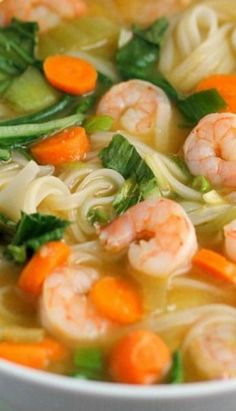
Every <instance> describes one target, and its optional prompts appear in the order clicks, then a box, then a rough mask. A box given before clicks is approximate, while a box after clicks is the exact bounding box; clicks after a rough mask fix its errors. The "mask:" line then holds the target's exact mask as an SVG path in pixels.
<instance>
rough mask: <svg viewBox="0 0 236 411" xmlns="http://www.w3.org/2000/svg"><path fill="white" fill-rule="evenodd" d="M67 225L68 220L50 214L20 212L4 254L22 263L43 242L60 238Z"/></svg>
mask: <svg viewBox="0 0 236 411" xmlns="http://www.w3.org/2000/svg"><path fill="white" fill-rule="evenodd" d="M68 225H69V222H68V221H66V220H61V219H59V218H57V217H54V216H51V215H44V214H39V213H35V214H25V213H22V216H21V219H20V221H19V223H18V224H17V226H16V230H15V233H14V236H13V238H12V240H11V243H10V244H9V245H8V246H7V247H6V251H5V255H6V256H7V257H8V258H9V259H11V260H13V261H14V262H16V263H19V264H23V263H24V262H25V261H26V259H27V257H29V256H30V255H32V253H34V252H35V251H37V250H38V249H39V248H40V247H41V246H42V245H43V244H45V243H47V242H49V241H55V240H61V238H62V237H63V235H64V232H65V229H66V228H67V227H68Z"/></svg>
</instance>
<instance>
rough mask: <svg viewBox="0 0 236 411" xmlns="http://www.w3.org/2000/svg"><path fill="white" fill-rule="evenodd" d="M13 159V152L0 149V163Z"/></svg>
mask: <svg viewBox="0 0 236 411" xmlns="http://www.w3.org/2000/svg"><path fill="white" fill-rule="evenodd" d="M10 159H11V151H10V150H7V149H4V148H2V149H1V148H0V161H9V160H10Z"/></svg>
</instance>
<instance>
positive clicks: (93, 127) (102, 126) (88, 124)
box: [83, 115, 113, 134]
mask: <svg viewBox="0 0 236 411" xmlns="http://www.w3.org/2000/svg"><path fill="white" fill-rule="evenodd" d="M112 126H113V118H112V117H110V116H105V115H104V116H94V117H90V118H88V119H87V120H85V122H84V123H83V127H84V128H85V130H86V132H87V133H88V134H92V133H97V132H99V131H110V130H111V128H112Z"/></svg>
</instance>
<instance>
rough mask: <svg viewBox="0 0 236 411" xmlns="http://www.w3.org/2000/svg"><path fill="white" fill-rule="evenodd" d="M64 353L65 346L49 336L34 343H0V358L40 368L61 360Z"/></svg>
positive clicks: (65, 351)
mask: <svg viewBox="0 0 236 411" xmlns="http://www.w3.org/2000/svg"><path fill="white" fill-rule="evenodd" d="M66 355H67V350H66V348H65V347H64V346H62V345H61V344H60V343H58V342H57V341H55V340H53V339H50V338H46V339H45V340H43V341H42V342H40V343H35V344H27V343H25V344H18V343H9V342H2V343H0V358H2V359H5V360H8V361H12V362H15V363H17V364H20V365H25V366H27V367H31V368H36V369H41V370H45V369H46V368H47V367H48V366H49V365H50V363H51V362H56V361H62V360H63V359H64V358H65V357H66Z"/></svg>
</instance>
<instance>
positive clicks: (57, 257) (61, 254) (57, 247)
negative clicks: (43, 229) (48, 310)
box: [18, 241, 71, 296]
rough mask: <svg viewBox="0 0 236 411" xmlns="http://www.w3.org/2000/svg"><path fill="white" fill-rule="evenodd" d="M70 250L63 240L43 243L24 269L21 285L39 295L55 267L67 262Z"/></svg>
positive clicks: (20, 280) (25, 289) (27, 290)
mask: <svg viewBox="0 0 236 411" xmlns="http://www.w3.org/2000/svg"><path fill="white" fill-rule="evenodd" d="M70 252H71V249H70V247H69V246H68V245H66V244H64V243H62V242H61V241H52V242H50V243H47V244H45V245H43V246H42V247H41V248H40V249H39V250H38V252H37V253H36V254H35V255H34V256H33V257H32V258H31V260H30V261H29V262H28V264H27V265H26V266H25V268H24V269H23V271H22V273H21V275H20V278H19V282H18V284H19V287H20V288H21V289H22V290H24V291H26V292H28V293H31V294H34V295H36V296H37V295H39V294H40V293H41V290H42V286H43V283H44V280H45V279H46V278H47V277H48V276H49V275H50V274H51V272H52V271H53V270H55V268H57V267H58V266H60V265H62V264H64V263H66V261H67V259H68V257H69V255H70Z"/></svg>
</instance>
